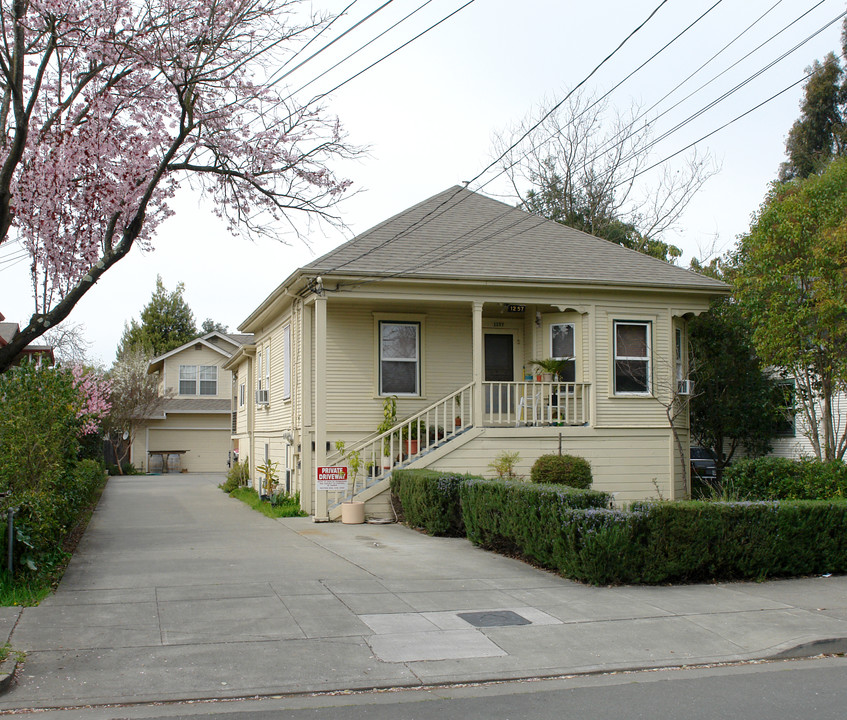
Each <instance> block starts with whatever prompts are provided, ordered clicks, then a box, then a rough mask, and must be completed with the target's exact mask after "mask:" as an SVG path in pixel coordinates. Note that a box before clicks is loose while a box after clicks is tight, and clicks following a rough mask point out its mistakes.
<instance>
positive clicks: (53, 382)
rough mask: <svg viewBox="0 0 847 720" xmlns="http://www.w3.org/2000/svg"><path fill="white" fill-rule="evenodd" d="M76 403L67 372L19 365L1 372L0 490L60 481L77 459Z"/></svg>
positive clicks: (76, 395) (77, 397) (41, 486)
mask: <svg viewBox="0 0 847 720" xmlns="http://www.w3.org/2000/svg"><path fill="white" fill-rule="evenodd" d="M81 404H82V401H81V397H80V394H79V393H78V392H77V390H76V389H75V387H74V383H73V376H72V375H71V373H70V372H66V371H63V370H60V369H54V368H51V367H48V366H47V365H43V366H41V367H36V366H35V365H34V364H33V363H30V362H24V363H22V364H21V365H20V366H18V367H13V368H11V369H9V370H7V371H6V372H4V373H0V491H5V490H9V491H11V492H13V493H14V492H19V491H21V490H23V489H24V488H38V489H42V490H43V489H44V488H45V487H46V486H47V485H48V484H49V483H53V482H55V481H56V480H57V479H58V478H59V477H61V475H62V473H63V472H64V471H65V470H66V468H68V467H70V466H71V465H72V463H73V462H74V461H75V460H76V458H77V452H78V449H79V440H78V435H79V432H80V429H81V422H80V420H79V418H78V417H77V411H78V410H79V409H80V408H81Z"/></svg>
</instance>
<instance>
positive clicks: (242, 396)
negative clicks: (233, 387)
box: [238, 382, 247, 408]
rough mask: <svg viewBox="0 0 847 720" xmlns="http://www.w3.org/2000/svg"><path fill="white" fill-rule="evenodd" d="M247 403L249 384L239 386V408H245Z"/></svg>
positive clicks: (244, 383)
mask: <svg viewBox="0 0 847 720" xmlns="http://www.w3.org/2000/svg"><path fill="white" fill-rule="evenodd" d="M246 402H247V383H246V382H243V383H241V384H240V385H239V386H238V407H240V408H243V407H244V404H245V403H246Z"/></svg>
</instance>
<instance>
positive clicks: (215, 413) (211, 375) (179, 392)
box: [130, 332, 251, 472]
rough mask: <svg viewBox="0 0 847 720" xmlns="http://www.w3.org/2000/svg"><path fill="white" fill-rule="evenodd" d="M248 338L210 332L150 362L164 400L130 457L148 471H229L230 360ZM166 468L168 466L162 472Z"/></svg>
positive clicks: (231, 390) (145, 427) (139, 434)
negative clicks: (168, 467) (168, 465)
mask: <svg viewBox="0 0 847 720" xmlns="http://www.w3.org/2000/svg"><path fill="white" fill-rule="evenodd" d="M250 339H251V338H250V336H249V335H237V334H235V335H232V334H224V333H221V332H210V333H207V334H206V335H203V336H201V337H198V338H197V339H196V340H192V341H191V342H188V343H186V344H185V345H181V346H180V347H178V348H176V349H175V350H171V351H170V352H169V353H165V354H164V355H160V356H159V357H156V358H153V359H152V360H151V361H150V365H149V368H148V372H149V373H156V374H157V375H158V381H159V394H160V395H161V396H162V397H163V398H164V399H163V400H162V404H161V406H160V407H159V408H158V409H157V411H156V413H155V415H154V416H152V417H149V418H146V419H145V421H144V424H143V426H142V427H141V429H140V430H139V431H138V432H137V433H136V435H135V438H134V442H133V445H132V449H131V451H130V458H131V459H132V462H133V464H134V465H135V466H136V467H137V468H139V469H140V470H144V471H146V472H151V471H155V472H160V471H162V470H163V469H165V468H166V467H167V463H168V461H170V462H171V467H170V470H171V471H172V472H173V471H178V470H182V471H187V472H226V469H227V462H228V461H229V451H230V437H231V434H232V427H233V416H232V412H231V409H232V392H233V384H232V373H230V372H229V371H228V370H225V369H224V365H225V364H226V362H227V361H228V360H229V359H230V358H231V357H232V355H233V354H234V353H235V352H236V351H237V350H238V348H239V347H240V346H241V345H242V344H243V343H244V342H245V341H248V340H250ZM163 465H165V468H163Z"/></svg>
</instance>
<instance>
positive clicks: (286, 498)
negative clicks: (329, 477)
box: [229, 487, 306, 518]
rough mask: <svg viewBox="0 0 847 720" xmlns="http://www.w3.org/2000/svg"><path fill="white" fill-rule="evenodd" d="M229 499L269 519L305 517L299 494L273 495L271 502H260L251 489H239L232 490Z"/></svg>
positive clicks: (257, 495) (256, 494)
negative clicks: (247, 506) (236, 500)
mask: <svg viewBox="0 0 847 720" xmlns="http://www.w3.org/2000/svg"><path fill="white" fill-rule="evenodd" d="M229 496H230V497H234V498H237V499H238V500H241V502H243V503H245V504H247V505H249V506H250V507H251V508H253V509H254V510H256V511H257V512H260V513H262V515H266V516H267V517H269V518H281V517H306V513H304V512H303V511H302V510H301V509H300V493H299V492H298V493H294V495H285V494H284V493H280V494H278V495H274V496H273V499H272V500H262V499H261V498H260V497H259V494H258V493H257V492H256V491H255V490H253V488H248V487H239V488H236V489H235V490H233V491H232V492H231V493H230V494H229Z"/></svg>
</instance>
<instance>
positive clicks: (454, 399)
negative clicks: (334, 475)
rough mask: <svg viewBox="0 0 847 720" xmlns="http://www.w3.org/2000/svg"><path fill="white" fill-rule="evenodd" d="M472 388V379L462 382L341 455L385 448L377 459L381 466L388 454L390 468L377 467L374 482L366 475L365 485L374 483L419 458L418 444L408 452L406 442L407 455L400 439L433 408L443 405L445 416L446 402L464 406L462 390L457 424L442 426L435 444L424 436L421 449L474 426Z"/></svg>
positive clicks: (455, 405)
mask: <svg viewBox="0 0 847 720" xmlns="http://www.w3.org/2000/svg"><path fill="white" fill-rule="evenodd" d="M474 387H475V383H474V382H473V381H471V382H469V383H467V384H466V385H463V386H462V387H460V388H459V389H458V390H454V391H453V392H451V393H448V394H447V395H445V396H444V397H442V398H440V399H439V400H436V401H435V402H433V403H432V404H430V405H428V406H427V407H425V408H424V409H423V410H419V411H418V412H416V413H414V414H413V415H410V416H409V417H407V418H405V419H404V420H401V421H399V422H397V423H395V424H394V425H393V426H392V427H391V428H389V429H388V430H385V431H384V432H381V433H379V434H378V435H370V436H368V437H366V438H364V439H362V440H359V441H358V442H357V443H356V444H355V445H351V446H349V447H345V448H344V454H343V455H344V456H349V455H351V454H352V453H356V452H362V451H363V450H366V449H367V448H371V449H373V448H374V447H376V446H379V447H381V448H387V450H388V452H387V453H384V450H383V452H381V453H380V455H379V458H380V465H381V461H382V458H383V457H386V456H387V457H388V458H389V467H388V468H387V471H388V472H384V471H385V470H386V468H384V467H382V466H380V468H379V470H381V471H383V472H379V473H377V474H376V475H375V477H374V478H373V482H368V480H371V478H366V481H365V487H366V488H367V487H369V486H370V485H373V484H374V482H377V481H378V480H380V479H381V478H382V477H384V476H385V475H387V474H388V473H390V472H391V470H393V469H394V468H395V467H398V466H400V465H406V464H408V463H409V462H411V461H412V460H414V459H415V458H416V457H418V456H419V455H420V454H421V446H420V444H419V446H418V450H417V452H415V453H411V452H408V450H409V449H410V448H409V445H408V444H407V445H406V454H405V455H403V442H402V441H403V440H404V439H408V436H409V434H410V433H411V428H412V426H413V425H415V424H417V425H418V428H420V427H421V422H422V421H423V420H424V419H425V418H426V417H427V416H428V415H429V414H430V413H433V412H434V411H437V410H439V409H442V408H443V410H444V412H443V414H444V415H445V417H446V408H447V406H448V404H449V406H450V407H451V408H456V407H462V406H463V400H462V398H463V397H464V395H465V393H467V402H466V404H464V408H463V409H462V411H461V423H460V424H459V425H456V424H454V425H453V426H452V427H451V428H450V430H449V431H448V428H447V427H445V428H444V436H443V437H442V438H438V437H436V439H435V442H434V443H430V442H428V438H427V443H426V444H425V447H424V448H423V449H425V450H426V449H430V448H431V447H432V446H433V445H435V444H439V443H440V442H441V441H446V440H449V439H450V438H452V437H453V436H455V435H456V434H458V432H460V431H461V432H464V431H465V430H468V429H469V428H471V427H473V426H474V417H473V389H474ZM436 417H437V413H436ZM456 417H459V416H456ZM466 418H467V422H465V419H466ZM450 420H451V421H452V420H453V418H450ZM427 432H428V430H427ZM395 436H396V439H397V445H396V447H395V445H394V438H395ZM418 440H420V438H418ZM395 451H397V452H399V453H400V456H401V460H400V461H399V462H396V463H395ZM343 455H342V454H341V453H335V454H334V455H332V456H330V457H332V458H334V457H338V458H342V457H343ZM372 455H373V453H372ZM370 462H371V464H372V462H373V457H372V458H371V460H370ZM365 463H366V466H368V459H367V458H366V459H365ZM347 497H349V493H348V494H347ZM339 502H340V501H339Z"/></svg>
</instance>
